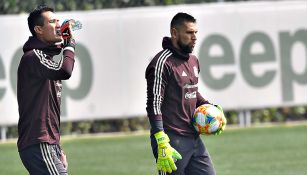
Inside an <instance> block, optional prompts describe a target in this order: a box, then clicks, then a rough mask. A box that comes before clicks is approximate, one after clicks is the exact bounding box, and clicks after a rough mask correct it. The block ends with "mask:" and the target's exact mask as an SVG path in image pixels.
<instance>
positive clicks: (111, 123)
mask: <svg viewBox="0 0 307 175" xmlns="http://www.w3.org/2000/svg"><path fill="white" fill-rule="evenodd" d="M227 1H236V0H114V1H111V0H53V1H50V0H31V1H25V0H0V14H2V15H3V14H21V13H29V12H30V11H32V10H33V9H34V8H35V7H36V6H37V5H38V4H46V5H48V6H51V7H54V8H55V11H76V10H80V11H83V10H95V9H107V8H128V7H141V6H165V5H174V4H193V3H208V2H227ZM238 1H239V0H238ZM225 115H226V118H227V120H228V124H238V123H239V119H238V115H239V112H238V111H226V112H225ZM251 115H252V118H251V119H252V123H253V124H257V123H263V122H285V121H293V120H295V121H297V120H304V119H305V120H306V119H307V107H305V106H296V107H283V108H267V109H257V110H251ZM148 129H149V123H148V120H147V117H146V116H135V117H132V118H129V119H108V120H95V121H78V122H64V123H62V125H61V130H62V133H63V134H64V135H65V134H80V133H81V134H82V133H99V132H119V131H121V132H127V131H136V130H148ZM7 137H8V138H16V137H17V126H10V127H8V132H7Z"/></svg>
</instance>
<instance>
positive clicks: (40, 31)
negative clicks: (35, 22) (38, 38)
mask: <svg viewBox="0 0 307 175" xmlns="http://www.w3.org/2000/svg"><path fill="white" fill-rule="evenodd" d="M34 31H35V33H37V34H42V33H43V29H42V27H41V26H35V27H34Z"/></svg>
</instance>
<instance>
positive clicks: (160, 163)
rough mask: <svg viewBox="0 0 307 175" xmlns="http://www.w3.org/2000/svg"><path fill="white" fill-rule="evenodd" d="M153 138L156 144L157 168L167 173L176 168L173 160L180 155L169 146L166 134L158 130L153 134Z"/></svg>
mask: <svg viewBox="0 0 307 175" xmlns="http://www.w3.org/2000/svg"><path fill="white" fill-rule="evenodd" d="M155 138H156V141H157V144H158V160H157V169H158V170H161V171H164V172H169V173H171V172H172V171H173V170H177V167H176V165H175V161H176V160H178V159H182V157H181V155H180V154H179V153H178V152H177V151H176V150H175V149H174V148H172V147H171V145H170V144H169V141H170V140H169V138H168V136H167V135H166V134H165V133H164V132H163V131H159V132H157V133H156V134H155Z"/></svg>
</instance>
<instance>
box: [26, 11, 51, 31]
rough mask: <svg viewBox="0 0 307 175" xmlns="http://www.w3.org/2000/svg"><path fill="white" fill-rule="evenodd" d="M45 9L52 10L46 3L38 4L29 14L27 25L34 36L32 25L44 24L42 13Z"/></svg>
mask: <svg viewBox="0 0 307 175" xmlns="http://www.w3.org/2000/svg"><path fill="white" fill-rule="evenodd" d="M47 11H51V12H54V9H53V8H51V7H48V6H46V5H39V6H37V7H36V8H35V9H34V10H33V11H32V12H31V13H30V14H29V17H28V26H29V29H30V32H31V33H32V35H33V36H36V34H35V31H34V27H35V26H43V25H44V18H43V17H42V13H43V12H47Z"/></svg>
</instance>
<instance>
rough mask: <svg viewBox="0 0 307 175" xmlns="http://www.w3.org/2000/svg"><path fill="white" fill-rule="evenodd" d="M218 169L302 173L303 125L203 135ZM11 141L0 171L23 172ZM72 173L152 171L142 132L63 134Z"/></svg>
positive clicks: (306, 144) (306, 146)
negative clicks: (84, 134) (85, 134)
mask: <svg viewBox="0 0 307 175" xmlns="http://www.w3.org/2000/svg"><path fill="white" fill-rule="evenodd" d="M202 138H203V140H204V141H205V144H206V146H207V148H208V149H209V152H210V154H211V156H212V159H213V162H214V165H215V168H216V170H217V174H219V175H307V125H306V124H303V125H299V126H297V125H296V126H292V125H291V126H288V125H282V126H280V125H279V126H273V127H261V128H247V129H228V130H226V132H224V133H223V134H222V135H221V136H203V137H202ZM14 142H15V141H13V142H12V141H10V142H9V143H2V144H0V153H1V155H0V174H1V175H7V174H18V175H26V174H28V173H27V172H26V170H25V169H24V167H23V165H22V163H21V161H20V159H19V156H18V153H17V149H16V143H14ZM62 146H63V148H64V150H65V152H66V154H67V156H68V160H69V173H70V174H72V175H84V174H86V175H100V174H110V175H155V174H157V173H156V170H155V164H154V162H155V161H154V159H153V156H152V152H151V148H150V141H149V136H148V132H144V133H133V134H124V135H119V134H110V135H105V134H104V135H90V136H81V137H80V136H76V137H73V136H69V137H63V139H62Z"/></svg>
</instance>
